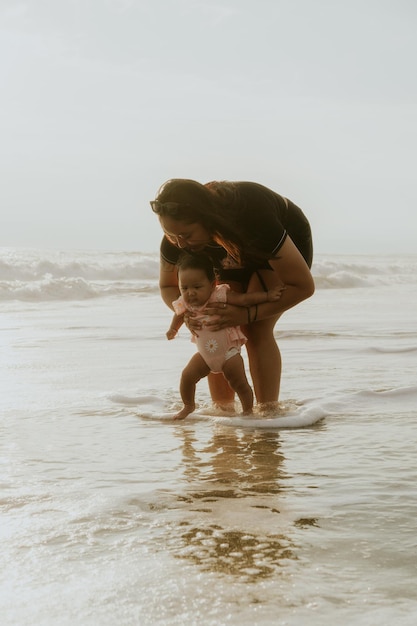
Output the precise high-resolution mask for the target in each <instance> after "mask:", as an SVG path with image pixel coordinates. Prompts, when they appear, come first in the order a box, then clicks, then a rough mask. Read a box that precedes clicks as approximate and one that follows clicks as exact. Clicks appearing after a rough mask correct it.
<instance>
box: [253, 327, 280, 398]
mask: <svg viewBox="0 0 417 626" xmlns="http://www.w3.org/2000/svg"><path fill="white" fill-rule="evenodd" d="M277 320H278V317H277V318H269V319H267V320H261V321H259V322H254V323H253V324H250V326H247V327H246V328H245V330H244V332H245V334H246V336H247V338H248V341H247V344H246V349H247V351H248V357H249V369H250V373H251V376H252V382H253V388H254V390H255V396H256V399H257V401H258V403H259V404H265V403H271V402H277V401H278V397H279V388H280V382H281V353H280V351H279V348H278V345H277V342H276V341H275V337H274V326H275V324H276V322H277Z"/></svg>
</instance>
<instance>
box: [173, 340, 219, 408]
mask: <svg viewBox="0 0 417 626" xmlns="http://www.w3.org/2000/svg"><path fill="white" fill-rule="evenodd" d="M209 372H210V368H209V366H208V365H207V363H206V362H205V361H204V359H203V357H202V356H201V354H200V353H199V352H197V353H196V354H194V356H193V357H192V358H191V359H190V361H189V362H188V365H186V366H185V368H184V370H183V372H182V375H181V382H180V394H181V399H182V401H183V403H184V407H183V408H182V409H181V411H180V412H179V413H177V414H176V415H174V420H183V419H184V418H185V417H187V415H189V414H190V413H192V412H193V411H194V409H195V388H196V385H197V383H198V381H199V380H201V379H202V378H204V377H205V376H207V375H208V373H209Z"/></svg>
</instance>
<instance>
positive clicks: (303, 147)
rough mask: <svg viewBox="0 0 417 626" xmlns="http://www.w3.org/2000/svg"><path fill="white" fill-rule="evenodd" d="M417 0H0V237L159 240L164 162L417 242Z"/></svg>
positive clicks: (357, 229)
mask: <svg viewBox="0 0 417 626" xmlns="http://www.w3.org/2000/svg"><path fill="white" fill-rule="evenodd" d="M416 28H417V3H416V2H415V0H349V2H347V1H346V0H0V80H1V98H0V111H1V115H0V167H1V184H0V246H1V247H13V246H22V247H31V248H51V249H90V250H129V251H157V250H158V248H159V242H160V238H161V229H160V226H159V223H158V221H157V219H156V217H155V216H154V214H153V213H152V211H151V209H150V206H149V200H151V199H153V198H154V197H155V194H156V192H157V190H158V188H159V187H160V185H161V184H162V183H163V182H165V181H166V180H167V179H169V178H177V177H178V178H192V179H195V180H198V181H200V182H203V183H204V182H207V181H210V180H253V181H256V182H259V183H262V184H264V185H266V186H268V187H270V188H272V189H274V190H275V191H277V192H278V193H281V194H283V195H285V196H287V197H289V198H290V199H291V200H293V202H295V203H296V204H298V205H299V206H301V208H302V209H303V210H304V212H305V213H306V215H307V216H308V218H309V220H310V222H311V225H312V228H313V234H314V242H315V250H316V252H317V253H324V254H339V253H343V254H397V253H415V252H417V210H416V209H417V184H416V183H417V175H416V173H417V71H416V59H417V37H416Z"/></svg>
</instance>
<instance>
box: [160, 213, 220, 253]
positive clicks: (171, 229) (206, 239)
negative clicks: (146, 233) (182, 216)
mask: <svg viewBox="0 0 417 626" xmlns="http://www.w3.org/2000/svg"><path fill="white" fill-rule="evenodd" d="M159 222H160V224H161V227H162V230H163V231H164V233H165V237H166V238H167V239H168V241H170V242H171V243H173V244H174V246H177V248H184V249H187V250H191V251H192V252H197V251H198V250H203V248H205V247H206V245H207V244H209V243H210V242H211V241H212V239H211V237H210V234H209V232H208V231H207V230H206V229H205V228H204V227H203V226H202V225H201V224H199V223H198V222H195V223H193V224H188V223H187V222H183V221H179V220H175V219H174V218H172V217H168V216H166V215H165V216H161V217H160V218H159Z"/></svg>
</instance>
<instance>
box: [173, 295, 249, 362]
mask: <svg viewBox="0 0 417 626" xmlns="http://www.w3.org/2000/svg"><path fill="white" fill-rule="evenodd" d="M229 289H230V287H229V285H226V284H222V285H216V287H215V288H214V290H213V292H212V294H211V296H210V298H209V299H208V300H207V302H206V303H205V304H204V305H203V306H201V307H193V306H190V305H188V304H186V303H185V301H184V298H183V297H182V296H180V297H179V298H178V299H177V300H175V301H174V302H173V303H172V306H173V307H174V311H175V313H176V314H177V315H182V314H183V313H185V311H191V312H192V313H196V314H197V315H196V319H198V320H199V321H200V322H201V323H202V324H203V327H202V328H201V330H199V331H198V337H196V336H195V335H192V337H191V341H193V342H194V343H195V344H197V349H198V351H199V353H200V354H201V356H202V357H203V359H204V361H205V362H206V363H207V365H208V367H209V368H210V370H211V371H212V372H221V371H223V366H224V362H225V361H227V359H230V357H232V356H234V355H235V354H239V353H240V348H241V346H243V345H244V344H245V343H246V341H247V338H246V337H245V335H244V334H243V333H242V331H241V330H240V327H239V326H232V327H230V328H224V329H222V330H217V331H213V330H210V329H209V328H206V327H205V322H208V321H210V320H212V319H216V316H215V315H204V314H203V313H202V312H201V311H202V310H203V309H205V307H206V306H207V305H208V304H210V303H211V302H227V291H228V290H229Z"/></svg>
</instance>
